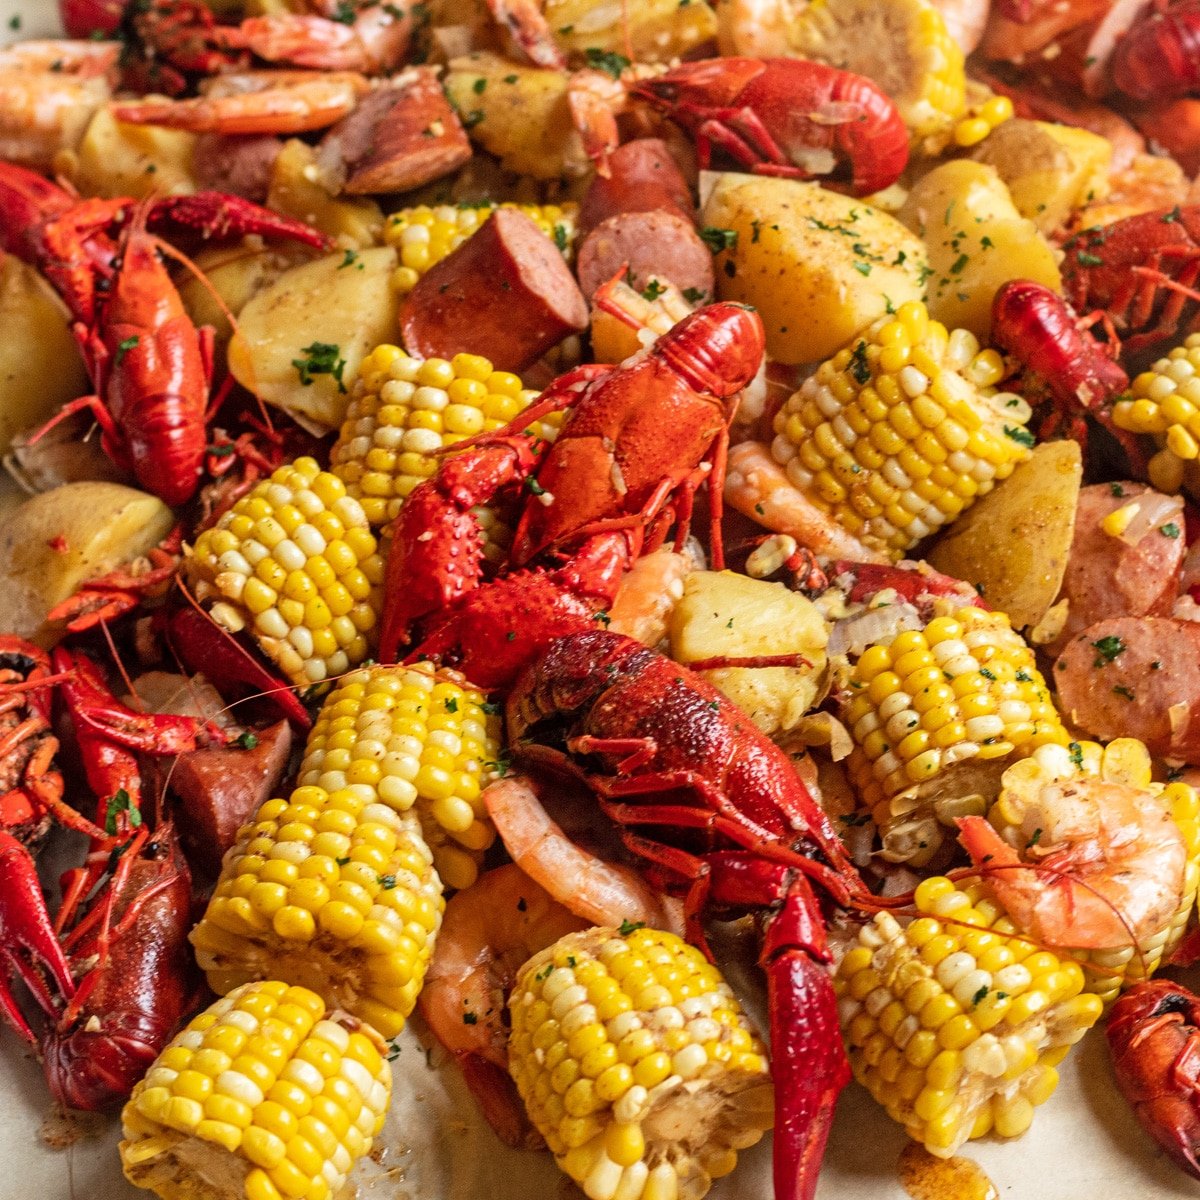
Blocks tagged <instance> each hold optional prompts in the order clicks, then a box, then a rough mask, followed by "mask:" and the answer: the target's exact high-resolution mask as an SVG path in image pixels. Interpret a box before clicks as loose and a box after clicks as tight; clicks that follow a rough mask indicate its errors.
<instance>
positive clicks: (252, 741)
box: [233, 730, 258, 750]
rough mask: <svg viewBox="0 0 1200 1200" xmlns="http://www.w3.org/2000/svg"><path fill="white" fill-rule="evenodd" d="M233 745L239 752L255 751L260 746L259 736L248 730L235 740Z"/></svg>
mask: <svg viewBox="0 0 1200 1200" xmlns="http://www.w3.org/2000/svg"><path fill="white" fill-rule="evenodd" d="M233 744H234V745H235V746H236V747H237V748H238V749H239V750H253V749H254V747H255V746H257V745H258V735H257V734H253V733H251V732H250V731H249V730H247V731H246V732H245V733H243V734H242V735H241V736H240V737H236V738H234V740H233Z"/></svg>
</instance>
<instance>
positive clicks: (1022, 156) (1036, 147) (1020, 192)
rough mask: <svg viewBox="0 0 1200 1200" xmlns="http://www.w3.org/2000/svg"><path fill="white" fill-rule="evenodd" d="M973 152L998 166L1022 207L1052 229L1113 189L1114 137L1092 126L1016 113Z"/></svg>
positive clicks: (1044, 228) (1020, 209)
mask: <svg viewBox="0 0 1200 1200" xmlns="http://www.w3.org/2000/svg"><path fill="white" fill-rule="evenodd" d="M972 158H974V159H975V161H976V162H981V163H987V164H988V165H989V166H992V167H995V168H996V171H997V172H998V173H999V175H1000V178H1001V179H1002V180H1003V181H1004V182H1005V184H1006V185H1007V186H1008V190H1009V194H1010V195H1011V196H1012V201H1013V203H1014V204H1015V205H1016V206H1017V211H1018V212H1019V213H1020V214H1021V216H1023V217H1028V218H1029V219H1030V220H1031V221H1032V222H1033V223H1034V224H1035V225H1036V226H1037V227H1038V229H1040V230H1041V231H1042V233H1047V234H1048V233H1053V232H1054V231H1055V230H1056V229H1061V228H1062V226H1063V225H1065V224H1066V222H1067V220H1068V218H1069V217H1070V215H1071V213H1072V212H1074V211H1075V210H1076V209H1078V208H1082V207H1083V206H1084V205H1085V204H1087V203H1088V202H1089V201H1091V200H1093V199H1100V198H1102V197H1103V196H1105V195H1107V193H1108V173H1109V170H1110V168H1111V167H1112V143H1111V142H1110V141H1109V140H1108V139H1107V138H1102V137H1101V136H1100V135H1099V134H1096V133H1090V132H1089V131H1088V130H1086V129H1075V128H1073V127H1072V126H1069V125H1051V124H1050V123H1049V122H1048V121H1024V120H1021V119H1020V118H1014V119H1013V120H1011V121H1005V122H1004V123H1003V124H1001V125H998V126H997V127H996V128H995V129H993V130H992V132H991V133H990V134H988V136H987V137H986V138H984V140H983V141H982V142H981V143H980V144H979V147H978V148H977V149H976V151H975V153H974V154H973V155H972Z"/></svg>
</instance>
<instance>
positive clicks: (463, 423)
mask: <svg viewBox="0 0 1200 1200" xmlns="http://www.w3.org/2000/svg"><path fill="white" fill-rule="evenodd" d="M537 395H538V393H537V392H536V391H534V390H533V389H531V388H526V387H523V386H522V384H521V380H520V379H519V378H518V377H517V376H516V375H514V374H512V373H511V372H510V371H497V370H495V369H494V368H493V367H492V364H491V363H490V362H488V360H487V359H486V358H481V357H480V356H479V355H477V354H456V355H455V356H454V357H453V358H452V359H450V360H446V359H444V358H429V359H419V358H412V357H411V356H410V355H408V354H406V353H405V352H404V351H403V350H401V349H400V348H399V347H398V346H390V345H382V346H376V347H375V349H374V350H372V351H371V353H370V354H368V355H367V357H366V358H365V359H364V360H363V363H362V366H361V367H360V368H359V372H358V379H357V380H356V381H355V384H354V387H353V389H352V391H351V395H350V406H349V408H348V409H347V410H346V420H345V422H344V423H343V425H342V428H341V433H340V434H339V436H338V440H337V443H336V444H335V445H334V447H333V451H332V453H331V455H330V467H329V469H330V470H331V471H332V472H333V473H334V474H335V475H336V476H337V477H338V478H339V479H340V480H342V482H343V483H344V484H345V485H346V492H347V494H348V495H350V496H352V497H353V498H354V499H355V500H357V501H358V502H359V503H360V504H361V505H362V507H363V511H364V512H365V513H366V515H367V520H368V521H369V522H370V523H371V525H372V526H375V527H379V526H381V525H386V524H387V523H388V522H389V521H392V520H394V519H395V517H396V514H397V513H398V512H399V511H400V506H401V505H402V504H403V503H404V500H405V498H406V497H407V496H408V494H409V493H410V492H411V491H412V490H413V488H415V487H416V486H417V484H419V483H420V482H421V481H422V480H423V479H427V478H428V477H429V476H430V475H432V474H433V473H434V472H435V471H436V470H437V469H438V465H439V463H441V461H442V457H441V453H440V452H441V451H442V450H443V449H444V448H445V447H447V446H452V445H454V443H455V442H460V441H462V440H463V439H464V438H467V437H472V436H473V435H475V434H477V433H487V432H490V431H491V430H494V429H499V428H501V426H503V425H507V424H508V423H509V422H510V421H511V420H513V419H514V418H515V417H517V416H519V415H520V414H521V412H522V411H523V410H524V409H526V408H528V407H529V405H530V404H531V403H532V402H533V400H535V399H536V398H537ZM560 421H561V414H555V417H554V419H553V420H546V421H539V422H537V423H536V424H535V425H534V426H533V427H532V432H533V433H535V434H537V435H538V436H540V437H544V438H546V439H547V440H550V439H552V438H553V437H554V436H555V434H556V432H557V425H558V423H559V422H560ZM475 511H476V515H477V516H479V517H480V519H481V522H482V523H483V524H484V528H485V533H486V534H487V535H488V544H489V546H491V547H493V549H495V550H497V551H499V550H501V549H502V548H503V546H504V545H505V539H504V536H503V535H504V532H505V531H504V527H503V526H502V525H501V524H500V522H499V521H498V520H497V519H496V517H495V515H494V513H492V511H491V510H490V509H485V508H479V509H476V510H475ZM508 538H509V540H511V533H509V534H508Z"/></svg>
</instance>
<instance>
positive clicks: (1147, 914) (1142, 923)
mask: <svg viewBox="0 0 1200 1200" xmlns="http://www.w3.org/2000/svg"><path fill="white" fill-rule="evenodd" d="M958 825H959V829H960V830H961V831H962V834H961V841H962V843H963V845H964V846H966V848H967V851H968V853H969V854H970V855H971V858H972V860H973V861H974V862H975V863H976V864H977V865H984V864H986V866H985V869H986V871H987V880H988V883H989V885H990V886H991V887H992V889H993V890H994V891H995V894H996V898H997V900H998V901H999V902H1000V904H1001V905H1003V907H1004V909H1005V910H1006V911H1007V913H1008V915H1009V916H1010V917H1011V918H1012V920H1013V921H1014V922H1015V923H1016V924H1017V926H1018V927H1019V928H1020V929H1021V930H1023V931H1024V932H1025V933H1027V934H1029V935H1030V936H1031V937H1033V938H1035V939H1037V940H1038V941H1040V942H1044V943H1045V944H1046V945H1048V946H1067V947H1072V948H1076V949H1089V950H1111V949H1118V948H1120V947H1123V946H1128V945H1129V944H1130V943H1131V942H1133V943H1135V944H1136V943H1139V942H1141V941H1142V940H1143V939H1144V938H1147V937H1149V936H1151V935H1152V934H1154V933H1155V932H1157V931H1158V930H1161V929H1162V928H1163V927H1164V926H1165V925H1166V924H1167V922H1169V921H1170V919H1171V917H1172V915H1173V914H1174V913H1175V911H1176V909H1177V908H1178V907H1179V904H1180V901H1181V899H1182V896H1183V883H1184V869H1185V866H1186V860H1187V851H1186V848H1185V846H1184V840H1183V834H1182V833H1181V832H1180V830H1179V827H1178V826H1177V825H1176V824H1175V822H1174V821H1173V820H1172V818H1171V814H1170V812H1169V811H1168V810H1167V808H1166V805H1165V804H1164V802H1163V801H1161V800H1159V799H1158V798H1157V797H1156V796H1154V795H1153V794H1152V793H1151V792H1148V791H1145V790H1144V789H1142V788H1138V787H1133V786H1131V785H1129V784H1125V783H1113V782H1108V781H1105V780H1099V779H1094V778H1092V779H1086V780H1081V779H1068V780H1062V781H1058V782H1053V783H1047V784H1045V785H1044V786H1043V787H1042V788H1041V789H1040V791H1039V793H1038V795H1037V799H1036V800H1035V801H1033V802H1031V803H1029V804H1028V805H1027V806H1026V811H1025V813H1024V817H1023V820H1022V823H1021V829H1022V831H1023V832H1024V834H1025V836H1026V837H1027V838H1028V839H1029V841H1030V843H1031V844H1030V846H1029V849H1028V852H1027V857H1026V860H1022V858H1021V856H1020V855H1019V854H1018V853H1017V851H1016V850H1014V849H1013V848H1012V846H1010V845H1009V844H1008V843H1007V842H1006V841H1005V840H1004V839H1003V838H1002V837H1001V836H1000V834H999V833H998V832H997V831H996V830H995V829H994V828H993V827H992V826H991V825H989V824H988V822H987V821H985V820H984V819H983V818H982V817H962V818H960V819H959V822H958ZM1037 830H1040V831H1041V832H1040V833H1037V832H1036V831H1037Z"/></svg>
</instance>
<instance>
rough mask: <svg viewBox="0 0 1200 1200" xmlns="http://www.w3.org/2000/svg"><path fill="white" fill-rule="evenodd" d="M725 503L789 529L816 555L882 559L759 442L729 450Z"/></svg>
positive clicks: (782, 530)
mask: <svg viewBox="0 0 1200 1200" xmlns="http://www.w3.org/2000/svg"><path fill="white" fill-rule="evenodd" d="M725 502H726V503H727V504H728V505H730V506H731V507H732V508H736V509H737V510H738V512H740V513H743V514H745V515H746V516H747V517H749V518H750V519H751V520H752V521H757V522H758V523H759V524H760V525H765V526H766V527H767V528H768V529H773V530H774V531H775V532H776V533H786V534H790V535H791V536H792V537H794V538H795V539H796V541H797V542H799V543H800V545H801V546H807V547H808V549H810V550H812V551H813V552H814V553H816V554H827V555H829V556H830V557H833V558H848V559H852V560H854V561H855V562H877V563H882V562H886V561H887V559H885V558H884V557H883V556H882V555H880V554H879V553H878V552H877V551H875V550H870V549H868V548H867V547H866V546H864V545H863V544H862V542H860V541H859V540H858V538H856V537H855V536H854V535H853V534H852V533H850V532H849V531H848V530H846V529H843V528H842V527H841V526H840V525H839V524H838V523H837V522H836V521H835V520H834V519H833V518H832V517H831V516H830V515H829V514H828V513H826V512H822V511H821V509H819V508H817V506H816V505H815V504H813V503H812V502H811V501H810V500H808V499H807V498H806V497H805V496H804V495H803V493H801V492H800V491H798V490H797V489H796V488H795V487H793V486H792V483H791V481H790V480H789V479H788V477H787V473H786V472H785V471H784V469H783V468H782V467H781V466H780V465H779V464H778V463H777V462H776V461H775V460H774V459H773V458H772V457H771V452H770V449H769V448H768V447H767V446H765V445H763V443H762V442H741V443H740V444H738V445H736V446H733V447H731V448H730V451H729V463H728V468H727V474H726V476H725Z"/></svg>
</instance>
